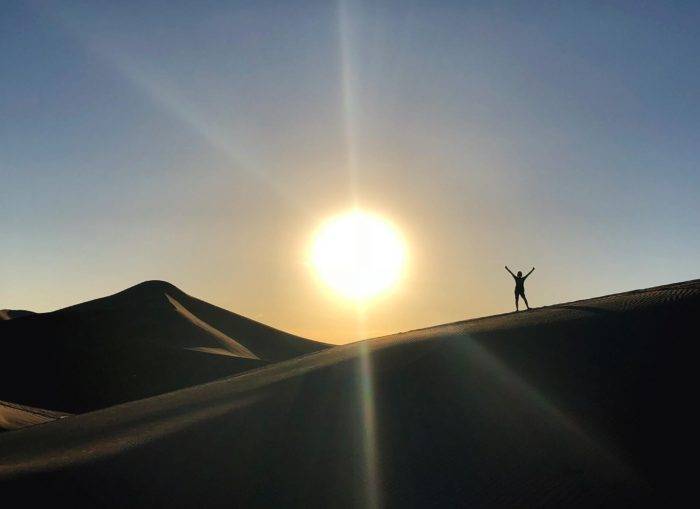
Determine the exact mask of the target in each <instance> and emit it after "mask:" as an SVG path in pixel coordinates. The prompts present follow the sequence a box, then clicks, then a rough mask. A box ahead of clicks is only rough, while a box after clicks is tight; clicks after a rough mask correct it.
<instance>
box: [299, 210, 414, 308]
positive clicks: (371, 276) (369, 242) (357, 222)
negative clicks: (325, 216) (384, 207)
mask: <svg viewBox="0 0 700 509" xmlns="http://www.w3.org/2000/svg"><path fill="white" fill-rule="evenodd" d="M311 264H312V265H313V267H314V269H315V271H316V273H317V274H318V276H319V277H320V279H321V280H322V281H323V282H324V283H325V284H326V285H328V286H329V287H330V288H332V289H333V290H334V291H336V292H337V293H338V294H340V295H342V296H343V297H346V298H350V299H355V300H363V299H367V298H370V297H373V296H375V295H378V294H380V293H382V292H384V291H386V290H389V289H390V288H392V287H394V286H395V285H396V283H397V282H398V281H399V279H400V278H401V276H402V274H403V271H404V267H405V264H406V247H405V243H404V241H403V239H402V237H401V235H400V233H399V232H398V230H397V229H396V228H395V227H394V226H393V225H392V224H391V223H389V222H388V221H387V220H385V219H383V218H381V217H379V216H376V215H374V214H370V213H368V212H363V211H360V210H354V211H351V212H348V213H346V214H342V215H340V216H337V217H334V218H332V219H330V220H329V221H327V222H325V223H324V224H323V225H322V226H321V228H320V229H319V231H318V232H317V234H316V236H315V238H314V242H313V247H312V250H311Z"/></svg>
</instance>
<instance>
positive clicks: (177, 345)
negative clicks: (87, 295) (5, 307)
mask: <svg viewBox="0 0 700 509" xmlns="http://www.w3.org/2000/svg"><path fill="white" fill-rule="evenodd" d="M9 316H13V317H14V316H16V312H12V313H9ZM326 346H327V345H325V344H323V343H317V342H314V341H309V340H307V339H303V338H300V337H297V336H293V335H291V334H287V333H285V332H282V331H278V330H276V329H273V328H271V327H268V326H266V325H263V324H260V323H257V322H255V321H253V320H249V319H247V318H244V317H242V316H239V315H236V314H234V313H231V312H229V311H226V310H224V309H221V308H218V307H216V306H213V305H211V304H208V303H206V302H204V301H201V300H199V299H195V298H193V297H190V296H189V295H187V294H185V293H184V292H182V291H181V290H179V289H178V288H176V287H175V286H173V285H171V284H169V283H166V282H163V281H147V282H145V283H141V284H139V285H136V286H134V287H132V288H129V289H127V290H124V291H123V292H119V293H117V294H115V295H111V296H109V297H104V298H100V299H96V300H93V301H90V302H86V303H83V304H78V305H76V306H71V307H68V308H65V309H61V310H59V311H55V312H52V313H39V314H29V315H25V316H23V317H21V318H13V319H12V320H5V321H1V322H0V400H5V401H11V402H13V403H16V404H22V405H30V406H33V407H39V408H44V409H49V410H54V411H62V412H70V413H81V412H85V411H88V410H94V409H97V408H103V407H107V406H111V405H114V404H117V403H123V402H126V401H132V400H135V399H141V398H144V397H148V396H153V395H156V394H161V393H163V392H167V391H171V390H175V389H180V388H183V387H188V386H191V385H195V384H198V383H202V382H207V381H210V380H215V379H216V378H221V377H223V376H227V375H231V374H235V373H240V372H242V371H246V370H249V369H253V368H258V367H261V366H264V365H266V364H268V363H270V362H272V361H279V360H284V359H289V358H292V357H295V356H297V355H301V354H305V353H309V352H314V351H318V350H321V349H323V348H326Z"/></svg>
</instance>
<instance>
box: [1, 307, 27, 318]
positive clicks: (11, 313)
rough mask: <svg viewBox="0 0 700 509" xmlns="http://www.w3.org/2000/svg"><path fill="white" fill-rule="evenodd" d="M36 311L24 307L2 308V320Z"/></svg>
mask: <svg viewBox="0 0 700 509" xmlns="http://www.w3.org/2000/svg"><path fill="white" fill-rule="evenodd" d="M33 314H34V312H32V311H26V310H24V309H0V321H2V320H12V319H13V318H21V317H23V316H29V315H33Z"/></svg>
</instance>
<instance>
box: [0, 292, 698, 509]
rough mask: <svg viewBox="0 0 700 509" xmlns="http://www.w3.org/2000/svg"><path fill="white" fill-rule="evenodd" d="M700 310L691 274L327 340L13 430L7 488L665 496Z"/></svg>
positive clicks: (536, 503) (5, 440)
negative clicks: (215, 376) (283, 356)
mask: <svg viewBox="0 0 700 509" xmlns="http://www.w3.org/2000/svg"><path fill="white" fill-rule="evenodd" d="M699 308H700V282H699V281H693V282H689V283H683V284H678V285H669V286H666V287H660V288H654V289H649V290H644V291H637V292H629V293H626V294H620V295H615V296H608V297H602V298H598V299H591V300H587V301H580V302H575V303H569V304H563V305H558V306H550V307H548V308H541V309H536V310H533V311H530V312H526V313H519V314H515V313H510V314H506V315H500V316H495V317H490V318H484V319H479V320H472V321H467V322H459V323H454V324H448V325H444V326H438V327H431V328H429V329H423V330H418V331H411V332H407V333H402V334H397V335H393V336H388V337H385V338H378V339H374V340H370V341H365V342H361V343H355V344H352V345H346V346H341V347H336V348H332V349H327V350H324V351H320V352H318V353H312V354H309V355H305V356H301V357H298V358H294V359H291V360H288V361H284V362H278V363H275V364H271V365H268V366H264V367H262V368H260V369H257V370H254V371H250V372H248V373H243V374H240V375H236V376H233V377H230V378H228V379H225V380H221V381H216V382H211V383H208V384H204V385H199V386H196V387H191V388H187V389H183V390H179V391H176V392H172V393H168V394H163V395H160V396H157V397H153V398H149V399H144V400H140V401H134V402H131V403H127V404H123V405H119V406H115V407H111V408H106V409H103V410H99V411H96V412H91V413H88V414H84V415H80V416H75V417H70V418H67V419H62V420H60V421H54V422H50V423H47V424H44V425H41V426H35V427H32V428H27V429H24V430H19V431H15V432H12V433H7V434H5V435H4V436H0V457H1V458H3V460H2V463H1V465H0V487H2V489H3V493H4V494H5V493H6V494H7V496H10V495H12V494H19V495H22V496H23V497H24V498H25V499H26V497H27V496H29V498H30V499H33V501H42V500H52V499H54V500H55V498H56V497H60V496H62V495H63V494H65V490H66V489H68V488H67V487H70V493H71V500H72V504H73V505H78V506H88V505H100V506H121V505H124V504H128V505H131V506H148V507H157V506H166V505H168V504H170V503H172V501H177V504H178V505H181V506H202V505H206V506H207V507H231V506H234V507H250V506H264V507H290V506H296V507H310V506H311V507H329V506H333V507H380V506H401V507H435V506H439V507H456V506H469V507H620V506H623V507H629V506H640V505H646V504H649V503H662V502H663V504H664V505H665V506H668V505H673V503H674V497H675V496H682V490H683V486H692V484H684V483H686V482H687V480H688V477H689V473H688V471H687V470H686V467H685V466H682V465H681V462H679V451H681V450H684V449H685V448H687V447H688V444H690V443H691V441H692V438H693V437H694V433H695V432H694V430H690V429H688V427H687V426H681V425H679V423H681V422H683V421H684V419H686V417H687V414H688V413H689V412H690V410H689V406H690V405H689V402H691V401H694V396H695V394H694V391H692V389H693V386H692V385H691V384H689V383H687V380H686V379H685V378H684V377H683V371H682V370H681V369H680V362H681V359H683V358H684V357H687V356H688V355H689V353H690V346H691V345H692V343H693V342H694V340H695V338H696V336H697V335H696V333H695V331H696V330H697V329H696V323H695V322H696V317H697V316H698V310H699ZM197 316H201V315H197ZM368 375H369V378H368ZM691 398H692V399H691ZM37 486H41V490H36V489H35V487H37ZM657 497H658V498H657Z"/></svg>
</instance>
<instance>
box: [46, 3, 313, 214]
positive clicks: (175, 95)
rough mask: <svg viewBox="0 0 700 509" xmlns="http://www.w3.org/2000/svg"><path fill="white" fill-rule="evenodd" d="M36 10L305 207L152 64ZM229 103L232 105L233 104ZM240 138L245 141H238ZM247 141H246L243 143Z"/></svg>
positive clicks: (231, 160)
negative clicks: (149, 64)
mask: <svg viewBox="0 0 700 509" xmlns="http://www.w3.org/2000/svg"><path fill="white" fill-rule="evenodd" d="M39 10H40V12H41V13H42V14H44V15H45V16H46V17H48V18H49V19H51V20H52V21H53V22H54V24H55V26H57V27H59V28H60V29H61V30H62V31H63V32H64V33H65V34H67V35H68V36H70V37H71V38H72V39H73V40H75V41H77V42H78V43H79V44H80V45H81V47H82V48H83V49H84V50H85V51H87V52H88V53H90V54H92V55H94V56H96V57H97V58H98V59H99V60H100V61H101V62H102V63H103V64H106V65H107V66H108V67H109V69H111V70H112V71H114V72H115V73H116V74H117V75H118V76H120V77H121V78H123V79H124V80H126V81H127V82H128V83H129V84H130V85H131V86H132V87H133V88H134V89H135V90H137V91H139V92H140V93H142V94H144V96H146V97H147V98H148V99H149V100H151V102H152V103H153V104H155V105H156V106H158V108H160V109H161V110H162V111H163V112H165V113H166V114H167V115H169V116H170V117H171V118H173V119H174V120H177V121H178V122H180V123H181V124H182V125H183V126H185V127H186V128H187V129H188V130H189V131H190V132H192V133H193V134H195V135H196V136H197V137H198V138H199V139H200V140H202V141H204V143H206V144H207V145H208V146H209V147H210V148H211V149H213V150H215V151H217V152H218V153H220V154H222V155H223V156H224V158H225V159H226V161H227V163H228V164H229V165H230V166H231V167H232V168H235V170H237V171H241V172H245V173H246V174H247V175H249V176H251V177H253V178H255V179H256V180H258V181H260V182H262V183H264V184H265V186H266V187H268V188H269V189H270V191H272V192H273V193H274V194H275V195H277V197H279V198H281V199H283V200H284V201H285V202H286V203H289V204H291V205H293V206H295V207H296V208H298V209H300V210H302V211H304V208H305V207H304V206H303V203H302V201H301V200H300V199H299V198H298V197H296V196H294V195H293V194H292V193H290V192H289V191H288V190H287V189H285V188H284V187H283V186H281V185H280V184H279V183H278V182H277V181H276V180H275V178H274V177H273V176H272V175H270V174H268V173H267V172H266V171H264V170H263V169H262V168H261V165H260V164H259V163H258V162H257V161H256V156H255V155H254V154H253V151H252V150H251V149H250V146H251V143H250V142H249V141H248V140H249V137H248V136H246V135H245V133H242V132H230V131H229V130H226V129H224V128H222V127H221V126H217V125H216V123H215V122H214V121H212V120H211V119H210V118H207V117H206V116H205V115H204V114H202V112H201V111H200V110H199V109H198V108H197V107H196V106H195V105H194V104H193V103H192V102H191V101H188V100H187V99H186V98H185V96H184V94H182V93H181V92H179V91H178V89H177V87H176V86H175V85H174V80H169V79H167V78H166V77H165V76H162V75H159V74H158V72H157V71H156V69H154V68H153V66H150V67H149V66H146V65H145V64H144V63H143V62H141V61H139V60H138V59H137V58H135V57H134V56H132V55H130V54H129V53H127V52H125V51H123V50H122V49H121V48H120V47H119V45H118V44H117V43H116V42H114V41H107V40H105V39H104V38H103V37H97V36H94V35H91V34H90V33H89V32H86V31H85V30H84V29H83V28H79V27H84V26H86V23H77V22H76V21H74V20H73V19H72V18H71V17H70V13H69V12H67V11H62V12H60V13H59V12H57V11H56V10H49V9H48V7H47V6H45V5H43V4H42V6H41V8H40V9H39ZM228 107H229V108H232V107H233V105H229V106H228ZM241 138H242V139H243V140H244V142H241ZM246 141H248V142H247V143H246ZM244 146H246V147H247V148H244Z"/></svg>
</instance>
